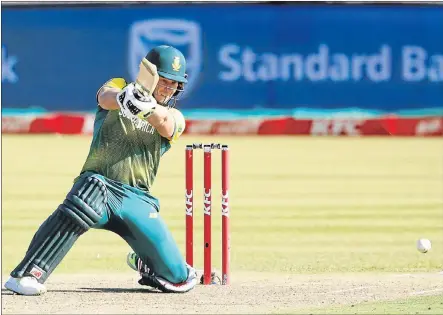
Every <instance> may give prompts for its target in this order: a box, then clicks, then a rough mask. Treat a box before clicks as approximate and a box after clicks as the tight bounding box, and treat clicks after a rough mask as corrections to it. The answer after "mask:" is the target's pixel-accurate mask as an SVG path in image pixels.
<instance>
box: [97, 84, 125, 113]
mask: <svg viewBox="0 0 443 315" xmlns="http://www.w3.org/2000/svg"><path fill="white" fill-rule="evenodd" d="M125 86H126V81H125V79H122V78H114V79H111V80H109V81H108V82H106V83H105V84H103V86H102V87H101V88H100V89H99V90H98V92H97V103H98V105H99V106H100V107H101V108H103V109H106V110H117V109H120V105H119V104H118V102H117V99H116V98H117V94H118V93H119V92H120V91H121V90H122V89H123V88H124V87H125Z"/></svg>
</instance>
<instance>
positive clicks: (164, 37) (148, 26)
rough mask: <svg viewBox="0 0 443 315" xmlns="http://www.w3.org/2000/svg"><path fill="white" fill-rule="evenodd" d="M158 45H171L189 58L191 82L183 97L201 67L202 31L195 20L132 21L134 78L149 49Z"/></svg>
mask: <svg viewBox="0 0 443 315" xmlns="http://www.w3.org/2000/svg"><path fill="white" fill-rule="evenodd" d="M158 45H171V46H174V47H175V48H177V49H179V50H180V51H181V52H182V53H183V55H184V56H185V58H186V73H187V74H188V84H187V85H186V87H185V92H184V93H183V96H182V98H183V97H186V96H187V95H189V93H190V92H191V90H192V88H193V87H194V85H195V83H196V81H197V78H198V75H199V73H200V69H201V31H200V26H199V25H198V24H197V23H195V22H192V21H188V20H179V19H153V20H144V21H138V22H135V23H133V24H132V25H131V29H130V34H129V74H130V76H131V80H132V81H133V80H135V78H136V76H137V73H138V69H139V64H140V61H141V60H142V59H143V57H145V56H146V54H147V53H148V51H149V50H151V49H152V48H153V47H155V46H158Z"/></svg>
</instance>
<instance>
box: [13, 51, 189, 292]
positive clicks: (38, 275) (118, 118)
mask: <svg viewBox="0 0 443 315" xmlns="http://www.w3.org/2000/svg"><path fill="white" fill-rule="evenodd" d="M142 63H144V65H148V66H149V69H150V71H151V73H148V74H149V75H146V73H145V74H144V76H141V74H140V77H141V79H140V81H138V80H136V82H131V83H128V82H126V81H125V80H124V79H122V78H113V79H111V80H109V81H107V82H106V83H105V84H104V85H103V86H102V87H101V88H100V89H99V90H98V92H97V103H98V106H97V109H96V116H95V121H94V133H93V137H92V142H91V146H90V150H89V154H88V156H87V158H86V161H85V163H84V165H83V168H82V170H81V172H80V175H79V176H78V177H77V178H76V179H75V180H74V184H73V186H72V188H71V190H70V191H69V193H68V194H67V195H66V198H65V200H64V201H63V203H61V204H60V205H59V206H58V208H57V209H56V210H55V211H54V212H53V213H52V215H51V216H49V217H48V218H47V219H46V221H44V222H43V224H42V225H41V226H40V228H39V229H38V230H37V232H36V233H35V235H34V237H33V238H32V240H31V243H30V245H29V247H28V250H27V252H26V254H25V257H24V258H23V260H22V261H21V262H20V263H19V264H18V265H17V267H16V268H15V269H14V270H13V271H12V272H11V274H10V275H11V277H10V278H9V279H8V281H7V282H6V283H5V287H6V288H7V289H8V290H11V291H13V292H15V293H18V294H22V295H41V294H43V293H45V292H46V287H45V285H44V283H45V281H46V280H47V279H48V277H49V276H50V275H51V273H52V272H53V271H54V270H55V268H56V267H57V266H58V265H59V264H60V262H61V261H62V259H63V258H64V257H65V255H66V254H67V253H68V251H69V250H70V249H71V247H72V246H73V245H74V243H75V241H76V240H77V239H78V238H79V237H80V236H81V235H82V234H83V233H85V232H87V231H88V230H89V229H90V228H95V229H104V230H108V231H111V232H114V233H116V234H118V235H120V236H121V237H122V238H123V239H124V240H125V241H126V242H127V243H128V244H129V246H130V247H131V248H132V250H133V252H132V253H130V254H129V255H128V257H127V262H128V264H129V266H131V267H132V268H133V269H135V270H137V271H138V272H139V273H140V275H141V279H140V280H139V283H140V284H141V285H148V286H151V287H155V288H158V289H160V290H161V291H163V292H188V291H189V290H191V289H192V288H194V286H195V285H196V283H197V274H196V271H195V269H194V268H192V267H191V266H189V265H187V264H186V262H185V261H184V259H183V257H182V256H181V254H180V251H179V249H178V247H177V244H176V242H175V240H174V239H173V237H172V235H171V233H170V232H169V230H168V228H167V226H166V225H165V223H164V221H163V220H162V219H161V217H160V215H159V210H160V205H159V201H158V199H157V198H156V197H154V196H152V195H151V194H150V189H151V187H152V185H153V183H154V180H155V177H156V174H157V171H158V168H159V163H160V159H161V157H162V156H163V154H165V153H166V152H167V151H168V150H169V149H170V148H171V145H172V144H173V143H174V142H175V141H176V140H177V139H178V138H179V137H180V135H181V134H182V133H183V131H184V129H185V120H184V117H183V115H182V114H181V112H180V111H179V110H177V109H176V108H175V104H176V101H177V98H178V97H179V95H180V93H181V92H183V90H184V87H185V84H186V83H187V79H186V78H187V75H186V60H185V58H184V56H183V54H182V53H181V52H180V51H179V50H177V49H176V48H174V47H171V46H158V47H155V48H153V49H152V50H151V51H149V53H148V54H147V55H146V57H145V58H144V59H143V61H142ZM142 63H141V65H142ZM155 78H156V79H155ZM146 82H148V85H149V84H152V86H151V87H146V86H143V84H142V83H146ZM144 89H145V90H144Z"/></svg>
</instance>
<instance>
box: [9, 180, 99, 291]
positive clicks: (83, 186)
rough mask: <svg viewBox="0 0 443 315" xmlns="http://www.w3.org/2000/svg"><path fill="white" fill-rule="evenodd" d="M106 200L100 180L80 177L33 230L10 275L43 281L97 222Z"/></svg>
mask: <svg viewBox="0 0 443 315" xmlns="http://www.w3.org/2000/svg"><path fill="white" fill-rule="evenodd" d="M106 202H107V196H106V186H105V184H104V183H103V182H101V181H100V180H99V179H97V178H95V177H93V176H91V177H86V178H80V179H79V180H78V181H77V182H76V183H75V184H74V186H73V187H72V189H71V191H70V192H69V193H68V195H67V196H66V199H65V200H64V201H63V203H62V204H61V205H60V206H59V207H58V208H57V210H55V211H54V213H53V214H52V215H51V216H50V217H49V218H48V219H46V221H45V222H43V224H42V225H41V226H40V228H39V229H38V231H37V233H35V235H34V237H33V239H32V241H31V244H30V245H29V248H28V251H27V252H26V255H25V257H24V258H23V260H22V262H21V263H20V264H19V265H18V266H17V267H16V268H15V269H14V270H13V271H12V272H11V276H12V277H15V278H17V277H23V276H29V275H32V276H33V277H35V278H36V279H37V280H38V282H40V283H44V282H45V281H46V279H47V278H48V276H49V275H50V274H51V273H52V272H53V271H54V269H55V268H56V267H57V265H58V264H59V263H60V262H61V260H62V259H63V257H65V255H66V254H67V253H68V251H69V250H70V249H71V247H72V246H73V245H74V243H75V241H76V240H77V239H78V238H79V236H80V235H82V234H83V233H84V232H86V231H88V230H89V229H90V228H91V227H92V226H93V225H94V224H96V223H98V222H99V221H100V219H101V218H102V216H103V214H104V209H105V207H104V206H105V204H106Z"/></svg>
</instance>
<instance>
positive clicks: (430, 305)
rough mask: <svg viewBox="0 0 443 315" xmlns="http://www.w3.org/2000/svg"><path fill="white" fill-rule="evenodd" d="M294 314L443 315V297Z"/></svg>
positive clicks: (296, 312)
mask: <svg viewBox="0 0 443 315" xmlns="http://www.w3.org/2000/svg"><path fill="white" fill-rule="evenodd" d="M291 313H292V314H402V315H404V314H443V295H431V296H420V297H411V298H408V299H399V300H392V301H381V302H372V303H360V304H356V305H347V306H338V307H328V308H310V309H304V310H297V311H295V312H291Z"/></svg>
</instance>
